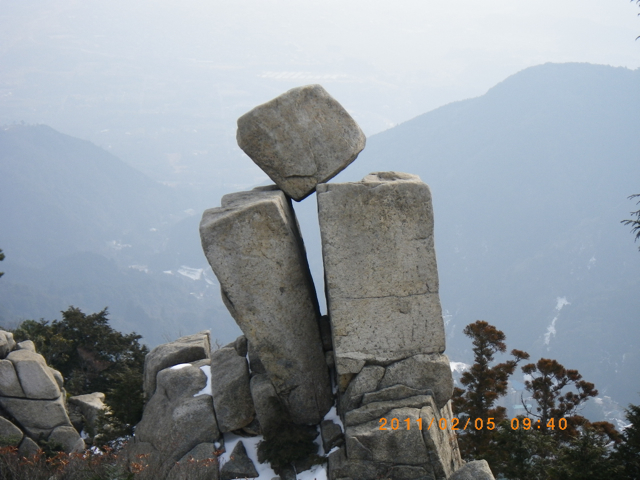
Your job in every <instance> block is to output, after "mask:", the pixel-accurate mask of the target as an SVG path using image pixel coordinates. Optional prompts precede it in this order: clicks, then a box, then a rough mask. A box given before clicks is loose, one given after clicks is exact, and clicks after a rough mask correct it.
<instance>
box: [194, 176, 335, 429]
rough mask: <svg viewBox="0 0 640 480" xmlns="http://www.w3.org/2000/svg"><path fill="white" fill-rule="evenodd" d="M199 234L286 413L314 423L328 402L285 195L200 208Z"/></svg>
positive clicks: (311, 300) (313, 311)
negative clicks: (202, 209) (208, 208)
mask: <svg viewBox="0 0 640 480" xmlns="http://www.w3.org/2000/svg"><path fill="white" fill-rule="evenodd" d="M200 236H201V239H202V248H203V250H204V253H205V256H206V257H207V260H208V261H209V264H210V265H211V268H212V269H213V271H214V273H215V274H216V276H217V277H218V281H219V282H220V288H221V290H222V298H223V300H224V302H225V305H226V306H227V308H228V309H229V312H231V315H232V316H233V318H234V319H235V320H236V322H237V323H238V325H239V326H240V328H241V329H242V331H243V333H244V334H245V336H246V338H247V340H248V341H249V354H250V355H251V354H252V352H253V353H254V354H257V356H258V357H259V358H260V362H261V363H262V365H263V366H264V369H265V371H266V374H267V375H268V376H269V379H270V380H271V382H272V383H273V386H274V387H275V389H276V392H277V393H278V396H279V397H280V399H281V400H282V402H283V404H284V406H285V408H286V409H287V412H288V414H289V415H290V417H291V420H292V421H293V422H295V423H299V424H317V423H319V422H320V420H322V418H323V417H324V415H325V413H326V412H327V411H328V410H329V408H330V407H331V404H332V395H331V387H330V382H329V373H328V369H327V366H326V364H325V360H324V354H323V351H322V342H321V340H320V332H319V328H318V319H319V317H320V311H319V308H318V302H317V298H316V292H315V288H314V286H313V280H312V279H311V274H310V273H309V266H308V264H307V259H306V254H305V249H304V244H303V242H302V237H301V236H300V231H299V228H298V222H297V220H296V217H295V214H294V211H293V208H292V207H291V202H290V200H289V199H287V198H286V197H285V195H284V193H282V191H280V190H277V189H273V188H261V189H255V190H252V191H250V192H240V193H234V194H230V195H225V196H224V197H222V206H221V207H220V208H212V209H210V210H207V211H205V212H204V214H203V217H202V222H201V223H200Z"/></svg>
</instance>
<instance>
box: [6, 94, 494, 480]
mask: <svg viewBox="0 0 640 480" xmlns="http://www.w3.org/2000/svg"><path fill="white" fill-rule="evenodd" d="M237 138H238V144H239V145H240V146H241V148H242V149H243V150H244V151H245V152H246V153H247V154H248V155H249V156H250V157H251V158H252V159H253V160H254V161H255V162H256V164H258V165H259V166H260V167H261V168H263V170H264V171H265V172H266V173H267V174H268V175H269V176H270V177H271V178H272V179H273V180H274V181H275V182H276V184H277V186H271V187H260V188H257V189H254V190H252V191H249V192H239V193H234V194H230V195H225V196H224V197H223V198H222V201H221V206H220V207H218V208H212V209H209V210H206V211H205V212H204V214H203V217H202V221H201V223H200V236H201V240H202V247H203V250H204V253H205V256H206V257H207V260H208V261H209V264H210V265H211V267H212V269H213V271H214V273H215V274H216V276H217V278H218V281H219V283H220V287H221V294H222V298H223V301H224V303H225V305H226V306H227V308H228V310H229V312H230V313H231V315H232V316H233V318H234V319H235V320H236V322H237V323H238V325H239V326H240V328H241V329H242V331H243V333H244V335H243V336H241V337H239V338H238V339H237V340H236V341H235V342H233V343H231V344H229V345H227V346H225V347H223V348H221V349H219V350H217V351H215V352H213V353H212V354H211V355H210V358H211V362H210V377H211V382H210V386H209V387H206V386H204V387H203V385H204V384H205V383H206V379H205V377H204V376H203V375H202V372H201V370H203V371H204V372H206V371H207V368H206V366H204V364H200V363H198V362H195V363H194V360H196V359H195V358H190V357H189V359H185V360H183V361H182V362H183V363H184V364H176V363H177V362H176V361H175V358H177V355H174V356H172V357H171V359H170V360H167V358H168V357H170V356H171V355H169V353H163V352H173V351H176V349H177V350H179V348H177V347H175V346H169V347H166V346H165V347H158V349H154V351H153V352H152V354H153V355H154V356H155V358H153V359H148V361H147V365H146V370H147V371H146V372H145V390H147V391H146V395H147V397H148V398H150V399H149V401H148V403H147V406H146V408H145V413H144V416H143V420H142V422H141V423H140V424H139V425H138V429H137V435H136V437H137V440H136V443H135V444H134V446H133V451H134V453H135V452H138V453H147V454H149V455H151V456H152V458H155V459H156V460H154V461H156V462H160V463H161V464H162V465H163V467H162V468H161V473H160V475H159V478H165V477H166V478H172V477H171V475H173V474H174V473H175V471H176V470H175V468H177V467H174V470H170V465H174V464H175V462H176V461H178V463H183V462H184V459H185V458H186V455H187V454H188V453H189V452H196V451H201V450H202V451H205V450H207V449H209V450H210V448H211V447H210V445H211V443H212V442H214V446H216V448H217V445H218V444H217V443H215V442H216V440H218V437H219V436H221V437H223V434H225V433H228V432H233V433H234V434H236V435H240V436H255V435H258V434H263V435H264V438H265V441H266V442H272V441H273V442H274V443H266V444H265V448H264V449H263V450H261V452H262V453H261V455H267V454H266V453H265V452H268V451H269V449H268V448H266V447H269V448H274V445H278V448H290V451H302V452H305V453H304V455H306V457H305V458H298V459H296V460H291V463H290V465H288V466H287V465H282V464H281V463H278V466H277V471H279V472H280V478H283V479H287V480H289V479H291V480H294V479H295V477H296V473H295V472H296V471H302V470H304V469H308V468H310V467H311V465H312V463H313V461H314V457H313V455H312V454H311V453H309V452H311V451H312V450H313V451H315V450H314V449H317V447H318V445H308V444H307V443H305V442H311V441H313V439H314V438H315V437H316V436H317V434H318V427H320V428H319V431H320V433H321V441H322V446H323V449H324V452H325V453H326V454H328V478H329V479H330V480H338V479H343V480H346V479H349V480H374V479H377V478H389V479H394V480H426V479H431V480H446V479H449V478H454V477H453V476H452V475H454V472H456V471H460V474H459V475H464V474H466V473H465V472H467V471H472V472H476V471H477V472H480V470H481V468H480V467H478V466H477V465H471V464H468V466H466V467H465V469H464V470H461V469H460V467H461V466H462V464H463V462H462V460H461V457H460V453H459V451H458V445H457V440H456V437H455V434H454V433H453V432H452V431H451V430H450V429H447V428H444V429H443V428H441V427H440V425H442V424H443V422H446V424H447V425H451V420H452V418H453V415H452V411H451V402H450V398H451V395H452V392H453V379H452V376H451V370H450V368H449V360H448V358H447V357H446V355H444V350H445V336H444V324H443V321H442V311H441V306H440V298H439V293H438V288H439V287H438V271H437V265H436V255H435V249H434V240H433V210H432V205H431V192H430V190H429V187H428V186H427V185H426V184H425V183H423V182H422V181H421V180H420V178H418V177H417V176H415V175H410V174H406V173H399V172H376V173H372V174H370V175H368V176H366V177H365V178H364V179H363V180H362V181H360V182H355V183H340V184H327V183H323V182H326V181H327V180H328V179H330V178H332V177H333V176H334V175H335V174H336V173H338V172H339V171H340V170H342V169H343V168H345V167H346V166H347V165H348V164H349V163H350V162H352V161H353V160H354V159H355V157H356V156H357V155H358V153H359V152H360V150H361V149H362V148H363V147H364V143H365V140H364V135H363V134H362V132H361V131H360V129H359V128H358V127H357V125H356V124H355V122H353V120H352V119H351V118H350V117H349V116H348V115H347V114H346V112H344V109H342V107H340V106H339V104H337V102H335V100H333V99H332V98H331V97H329V95H328V94H327V93H326V92H325V91H324V89H322V88H321V87H319V86H317V85H312V86H307V87H300V88H296V89H293V90H290V91H289V92H287V93H285V94H284V95H282V96H280V97H278V98H276V99H274V100H272V101H271V102H268V103H266V104H264V105H260V106H259V107H256V108H255V109H254V110H252V111H250V112H249V113H247V114H246V115H244V116H242V117H241V118H240V119H239V120H238V135H237ZM314 189H315V190H316V192H317V194H318V196H317V200H318V212H319V222H320V231H321V236H322V253H323V261H324V268H325V292H326V295H327V304H328V309H329V312H328V315H326V316H323V317H321V316H320V312H319V308H318V301H317V298H316V293H315V288H314V285H313V282H312V280H311V275H310V273H309V267H308V264H307V259H306V252H305V249H304V243H303V241H302V237H301V235H300V230H299V227H298V222H297V219H296V217H295V213H294V211H293V208H292V203H291V199H292V198H293V199H295V200H300V199H302V198H304V197H306V196H307V195H309V194H310V193H311V192H313V190H314ZM150 355H151V354H150ZM198 355H200V356H199V357H198V358H209V357H208V356H207V355H206V354H204V353H199V354H198ZM189 362H190V363H189ZM201 362H202V361H201ZM170 365H174V366H173V367H171V366H170ZM198 367H201V368H200V369H199V368H198ZM1 368H2V367H0V374H1V372H2V370H1ZM329 372H330V373H329ZM330 375H331V376H333V378H334V379H335V381H336V382H335V383H336V387H337V389H336V391H335V392H333V393H332V390H331V387H330V381H329V378H330ZM205 376H206V373H205ZM154 382H156V383H154ZM156 385H157V386H156ZM196 392H197V393H196ZM203 393H204V394H205V395H202V394H203ZM207 393H209V394H210V395H212V397H210V396H208V395H206V394H207ZM194 395H195V396H194ZM198 398H200V400H197V399H198ZM204 398H206V399H207V402H205V401H204ZM211 398H212V400H211ZM205 404H206V405H205ZM332 405H335V406H336V410H337V414H338V415H339V417H340V419H338V418H336V416H335V415H334V411H333V409H331V413H330V415H331V416H327V417H326V418H325V414H327V413H328V412H329V411H330V408H331V407H332ZM184 412H193V413H189V414H187V415H185V416H184V418H181V416H182V415H183V414H184ZM216 418H217V421H216ZM163 420H164V422H163ZM334 420H335V421H334ZM434 422H435V424H436V426H433V424H434ZM302 425H307V426H302ZM205 426H206V428H204V427H205ZM187 431H188V432H189V433H190V435H189V437H188V438H187V437H185V434H186V432H187ZM228 438H233V439H234V441H235V440H236V439H235V437H228ZM285 439H286V440H285ZM219 440H220V441H221V443H224V442H223V440H224V438H220V439H219ZM280 441H283V442H284V444H285V446H283V445H282V444H281V443H279V442H280ZM287 442H289V443H288V447H287V446H286V445H287ZM254 443H255V442H252V444H254ZM205 445H207V446H208V447H205ZM275 450H277V449H275ZM219 451H220V450H216V451H215V452H214V453H216V452H219ZM272 451H273V450H272ZM278 451H280V450H278ZM288 452H289V450H288ZM154 455H155V457H153V456H154ZM162 462H164V463H162ZM274 463H276V462H275V461H274ZM474 469H475V470H474ZM167 472H169V473H167ZM257 475H258V472H257V471H256V469H255V465H254V464H253V463H252V462H251V460H250V458H249V456H248V455H247V454H246V451H245V446H244V445H243V443H242V442H241V441H237V443H236V445H235V448H234V450H233V452H232V453H231V456H230V459H229V461H228V462H227V463H225V464H224V465H223V467H222V469H221V471H220V478H222V479H224V480H227V479H233V478H252V477H255V476H257ZM478 475H480V473H478ZM176 478H182V477H176ZM461 478H466V477H461ZM479 478H484V477H479Z"/></svg>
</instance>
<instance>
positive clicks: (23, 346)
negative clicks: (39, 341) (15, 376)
mask: <svg viewBox="0 0 640 480" xmlns="http://www.w3.org/2000/svg"><path fill="white" fill-rule="evenodd" d="M16 348H17V349H18V350H29V351H30V352H34V353H35V351H36V344H35V343H33V342H32V341H31V340H25V341H23V342H20V343H18V344H17V345H16Z"/></svg>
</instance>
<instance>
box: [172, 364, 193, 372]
mask: <svg viewBox="0 0 640 480" xmlns="http://www.w3.org/2000/svg"><path fill="white" fill-rule="evenodd" d="M190 366H191V364H190V363H179V364H178V365H174V366H173V367H171V370H182V369H183V368H186V367H190Z"/></svg>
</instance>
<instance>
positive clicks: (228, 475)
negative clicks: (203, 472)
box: [220, 441, 258, 480]
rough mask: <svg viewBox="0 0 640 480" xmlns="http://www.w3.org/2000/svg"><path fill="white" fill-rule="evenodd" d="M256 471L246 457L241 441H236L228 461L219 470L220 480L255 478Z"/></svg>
mask: <svg viewBox="0 0 640 480" xmlns="http://www.w3.org/2000/svg"><path fill="white" fill-rule="evenodd" d="M257 476H258V471H257V470H256V467H255V465H254V464H253V462H252V461H251V459H250V458H249V456H248V455H247V450H246V449H245V448H244V444H243V443H242V441H238V443H236V446H235V447H234V448H233V452H231V457H230V460H229V461H228V462H227V463H225V464H224V465H223V466H222V468H221V469H220V479H221V480H232V479H234V478H256V477H257Z"/></svg>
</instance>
